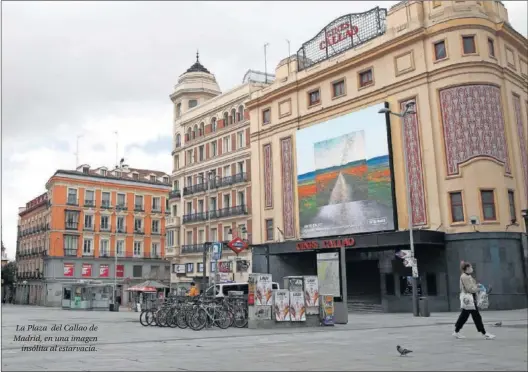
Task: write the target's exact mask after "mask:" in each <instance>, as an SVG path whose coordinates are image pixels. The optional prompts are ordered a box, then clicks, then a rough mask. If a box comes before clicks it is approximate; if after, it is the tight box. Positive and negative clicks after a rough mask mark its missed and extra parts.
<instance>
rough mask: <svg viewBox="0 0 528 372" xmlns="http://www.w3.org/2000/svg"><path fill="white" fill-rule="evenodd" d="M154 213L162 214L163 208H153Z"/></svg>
mask: <svg viewBox="0 0 528 372" xmlns="http://www.w3.org/2000/svg"><path fill="white" fill-rule="evenodd" d="M152 213H161V206H156V207H154V206H152Z"/></svg>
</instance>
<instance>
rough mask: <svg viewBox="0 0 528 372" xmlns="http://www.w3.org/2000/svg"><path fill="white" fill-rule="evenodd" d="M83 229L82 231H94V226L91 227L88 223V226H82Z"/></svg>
mask: <svg viewBox="0 0 528 372" xmlns="http://www.w3.org/2000/svg"><path fill="white" fill-rule="evenodd" d="M83 230H84V231H94V227H93V225H90V226H84V227H83Z"/></svg>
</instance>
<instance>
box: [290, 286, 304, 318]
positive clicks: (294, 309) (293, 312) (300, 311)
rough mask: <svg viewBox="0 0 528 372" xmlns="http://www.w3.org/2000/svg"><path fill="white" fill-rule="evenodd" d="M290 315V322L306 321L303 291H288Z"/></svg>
mask: <svg viewBox="0 0 528 372" xmlns="http://www.w3.org/2000/svg"><path fill="white" fill-rule="evenodd" d="M290 317H291V321H292V322H304V321H306V306H305V305H304V293H302V292H297V291H294V292H290Z"/></svg>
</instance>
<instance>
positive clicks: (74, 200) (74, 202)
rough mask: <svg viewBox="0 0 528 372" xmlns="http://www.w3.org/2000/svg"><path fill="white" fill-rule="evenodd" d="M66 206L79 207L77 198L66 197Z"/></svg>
mask: <svg viewBox="0 0 528 372" xmlns="http://www.w3.org/2000/svg"><path fill="white" fill-rule="evenodd" d="M66 204H68V205H77V206H78V205H79V199H78V198H72V197H68V199H67V200H66Z"/></svg>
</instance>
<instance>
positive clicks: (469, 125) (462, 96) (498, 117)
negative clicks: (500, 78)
mask: <svg viewBox="0 0 528 372" xmlns="http://www.w3.org/2000/svg"><path fill="white" fill-rule="evenodd" d="M440 108H441V110H442V122H443V127H444V142H445V150H446V161H447V174H448V175H456V174H459V171H460V169H459V167H460V164H463V163H465V162H467V161H468V160H471V159H473V158H475V157H478V156H487V157H490V158H493V159H495V160H497V161H499V162H501V163H503V164H504V168H505V173H506V174H511V168H510V159H509V157H508V148H507V144H506V136H505V125H504V115H503V111H502V105H501V93H500V89H499V88H497V87H495V86H492V85H484V84H480V85H463V86H457V87H452V88H447V89H443V90H442V91H440Z"/></svg>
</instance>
